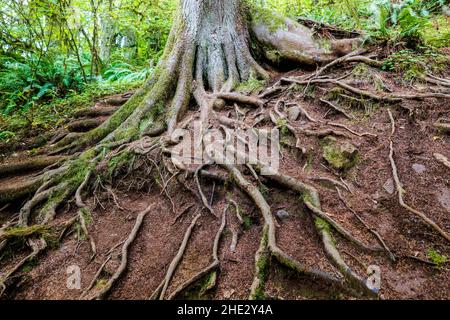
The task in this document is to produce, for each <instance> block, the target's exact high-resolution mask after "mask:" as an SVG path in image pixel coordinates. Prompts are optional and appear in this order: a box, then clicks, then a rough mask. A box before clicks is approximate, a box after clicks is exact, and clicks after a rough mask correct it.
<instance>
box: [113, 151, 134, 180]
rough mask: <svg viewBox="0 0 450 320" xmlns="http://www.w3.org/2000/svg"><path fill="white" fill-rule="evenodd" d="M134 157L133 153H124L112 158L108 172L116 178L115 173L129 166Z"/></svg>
mask: <svg viewBox="0 0 450 320" xmlns="http://www.w3.org/2000/svg"><path fill="white" fill-rule="evenodd" d="M133 157H134V154H133V153H132V152H122V153H120V154H119V155H117V156H115V157H112V158H111V159H109V161H108V172H109V174H110V175H111V176H114V174H115V172H117V170H119V169H120V168H122V167H123V166H127V165H129V164H130V162H131V161H132V159H133Z"/></svg>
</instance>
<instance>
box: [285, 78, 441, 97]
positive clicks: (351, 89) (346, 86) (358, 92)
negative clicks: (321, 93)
mask: <svg viewBox="0 0 450 320" xmlns="http://www.w3.org/2000/svg"><path fill="white" fill-rule="evenodd" d="M281 81H283V82H288V83H296V84H300V85H309V84H315V83H329V84H334V85H337V86H339V87H341V88H342V89H345V90H347V91H349V92H351V93H354V94H356V95H359V96H362V97H367V98H370V99H373V100H375V101H380V102H390V103H395V102H400V101H402V100H403V99H405V100H408V99H411V100H420V99H425V98H443V99H450V95H449V94H444V93H423V94H421V93H417V94H413V95H406V94H405V95H402V94H386V95H378V94H375V93H373V92H370V91H368V90H363V89H359V88H356V87H353V86H351V85H349V84H347V83H345V82H342V81H340V80H336V79H311V80H297V79H292V78H282V79H281Z"/></svg>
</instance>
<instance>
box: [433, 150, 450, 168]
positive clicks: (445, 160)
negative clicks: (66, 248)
mask: <svg viewBox="0 0 450 320" xmlns="http://www.w3.org/2000/svg"><path fill="white" fill-rule="evenodd" d="M433 156H434V158H435V159H436V160H437V161H439V162H440V163H442V164H443V165H444V166H446V167H447V168H449V169H450V161H449V160H448V158H447V157H446V156H444V155H443V154H440V153H434V154H433Z"/></svg>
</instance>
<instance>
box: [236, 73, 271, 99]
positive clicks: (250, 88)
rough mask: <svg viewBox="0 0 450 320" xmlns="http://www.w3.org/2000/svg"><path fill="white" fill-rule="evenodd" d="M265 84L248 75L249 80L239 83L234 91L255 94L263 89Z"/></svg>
mask: <svg viewBox="0 0 450 320" xmlns="http://www.w3.org/2000/svg"><path fill="white" fill-rule="evenodd" d="M265 84H266V81H264V80H258V79H257V78H256V77H255V76H254V75H250V78H249V79H248V80H247V81H244V82H241V83H240V84H239V86H238V87H237V88H236V90H237V91H240V92H242V93H245V94H256V93H258V92H259V91H261V89H263V88H264V86H265Z"/></svg>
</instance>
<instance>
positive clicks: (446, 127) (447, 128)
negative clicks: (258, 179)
mask: <svg viewBox="0 0 450 320" xmlns="http://www.w3.org/2000/svg"><path fill="white" fill-rule="evenodd" d="M434 126H435V127H436V128H437V129H439V130H440V131H442V132H445V133H450V121H448V120H446V119H439V120H438V121H436V122H435V123H434Z"/></svg>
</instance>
